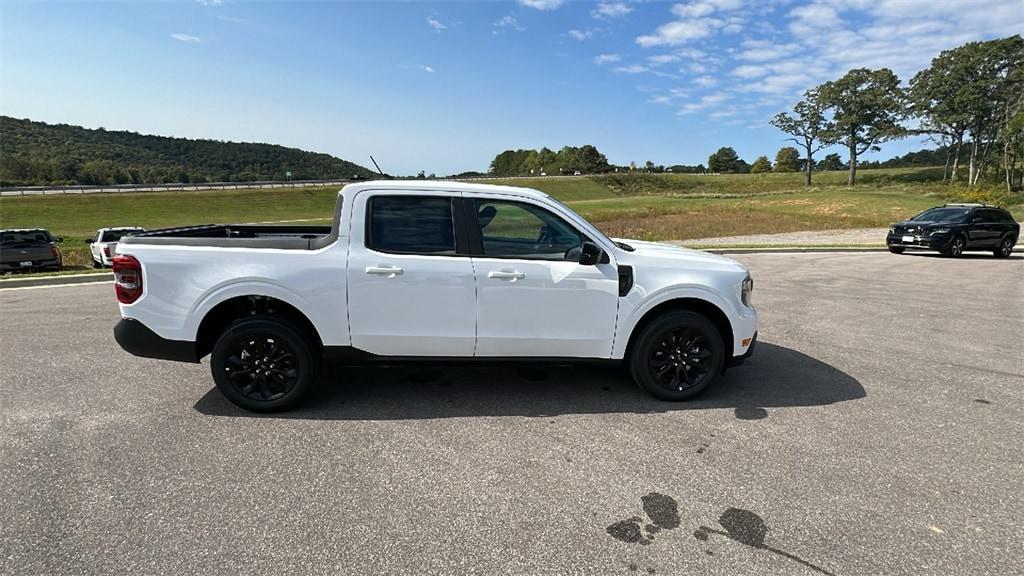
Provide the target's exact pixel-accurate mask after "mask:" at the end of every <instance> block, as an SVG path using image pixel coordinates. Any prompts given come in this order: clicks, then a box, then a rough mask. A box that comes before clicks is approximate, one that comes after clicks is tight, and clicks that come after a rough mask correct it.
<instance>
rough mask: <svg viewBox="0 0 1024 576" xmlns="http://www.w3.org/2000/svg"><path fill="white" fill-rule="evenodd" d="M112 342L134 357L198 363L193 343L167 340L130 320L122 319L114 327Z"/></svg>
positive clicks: (137, 322)
mask: <svg viewBox="0 0 1024 576" xmlns="http://www.w3.org/2000/svg"><path fill="white" fill-rule="evenodd" d="M114 340H117V343H118V344H119V345H120V346H121V348H123V349H124V350H125V351H126V352H129V353H131V354H134V355H136V356H142V357H144V358H157V359H159V360H174V361H175V362H193V363H195V362H199V358H198V356H197V355H196V343H195V342H186V341H183V340H167V339H166V338H162V337H161V336H160V335H158V334H157V333H156V332H153V331H152V330H150V329H149V327H147V326H146V325H145V324H143V323H142V322H139V321H138V320H132V319H131V318H122V319H121V320H120V321H119V322H118V323H117V324H115V325H114Z"/></svg>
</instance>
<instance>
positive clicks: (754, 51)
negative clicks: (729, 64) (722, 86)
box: [736, 40, 801, 62]
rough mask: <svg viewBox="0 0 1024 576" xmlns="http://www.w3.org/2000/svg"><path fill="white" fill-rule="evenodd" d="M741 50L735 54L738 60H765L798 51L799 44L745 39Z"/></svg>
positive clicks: (776, 58) (782, 56)
mask: <svg viewBox="0 0 1024 576" xmlns="http://www.w3.org/2000/svg"><path fill="white" fill-rule="evenodd" d="M741 46H742V47H743V50H742V51H741V52H740V53H739V54H738V55H737V56H736V58H738V59H740V60H747V61H750V62H766V61H769V60H778V59H780V58H785V57H787V56H791V55H793V54H794V53H796V52H799V51H800V49H801V48H800V45H799V44H796V43H794V42H786V43H782V44H777V43H775V42H772V41H770V40H745V41H744V42H743V43H742V44H741Z"/></svg>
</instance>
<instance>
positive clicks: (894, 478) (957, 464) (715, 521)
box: [0, 253, 1024, 575]
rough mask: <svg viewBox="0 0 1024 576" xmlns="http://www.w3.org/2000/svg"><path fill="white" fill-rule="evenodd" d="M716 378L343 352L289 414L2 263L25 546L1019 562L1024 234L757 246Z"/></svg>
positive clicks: (135, 566) (105, 555) (1, 437)
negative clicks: (258, 405) (240, 401)
mask: <svg viewBox="0 0 1024 576" xmlns="http://www.w3.org/2000/svg"><path fill="white" fill-rule="evenodd" d="M736 258H737V259H739V260H741V261H743V262H745V263H747V264H748V265H749V266H750V268H751V271H752V273H753V276H754V278H755V280H756V282H757V287H756V290H755V295H754V298H755V304H756V305H757V306H758V308H759V309H760V311H761V318H762V320H761V322H762V324H761V332H760V335H761V340H762V342H761V345H760V347H759V349H758V353H757V355H756V357H755V358H754V359H753V361H751V362H750V363H749V364H748V365H746V366H743V367H741V368H738V369H735V370H733V371H730V372H729V373H728V374H727V376H726V377H725V379H724V380H723V381H721V382H719V384H718V385H717V387H716V388H714V389H712V390H710V391H709V392H708V393H707V394H705V395H704V396H702V397H701V398H700V399H699V400H696V401H692V402H689V403H684V404H666V403H661V402H658V401H656V400H653V399H651V398H649V397H647V396H646V395H645V394H644V393H643V392H641V391H640V390H639V389H638V388H637V387H636V386H635V385H634V384H632V382H631V381H630V380H629V379H628V377H627V376H626V375H625V374H624V373H620V372H618V371H616V370H609V369H607V368H594V367H590V368H572V367H554V368H534V367H527V368H515V367H508V368H484V367H472V368H457V369H454V368H450V369H443V370H439V369H431V368H408V367H403V368H372V369H369V368H362V369H354V368H353V369H348V370H344V369H343V370H339V371H338V373H337V374H336V375H334V376H333V377H332V378H331V379H329V381H327V382H325V385H324V386H322V387H321V390H320V391H319V393H318V395H317V396H316V398H314V400H313V401H312V403H311V404H309V405H308V406H306V407H305V408H303V409H300V410H298V411H295V412H292V413H288V414H285V415H279V416H270V417H258V416H254V415H251V414H248V413H244V412H241V411H239V410H238V409H235V408H234V407H232V406H231V405H230V404H228V403H227V401H225V400H224V399H222V398H221V396H220V395H219V394H218V393H217V392H216V391H215V390H214V389H213V388H212V383H211V380H210V376H209V372H208V370H209V368H208V365H207V364H206V363H204V364H202V365H183V364H174V363H166V362H161V361H156V360H145V359H140V358H135V357H132V356H129V355H127V354H126V353H124V352H122V351H121V350H120V349H119V348H118V347H117V345H116V344H115V343H114V341H113V338H112V336H111V327H112V326H113V324H114V322H115V321H116V319H117V317H118V312H117V307H116V305H115V302H114V298H113V294H112V292H113V289H112V288H111V286H110V285H109V284H99V285H87V286H71V287H57V288H46V289H31V290H8V291H3V292H0V317H2V322H3V324H2V325H3V328H2V330H0V354H2V356H0V364H2V370H0V398H2V406H0V408H2V420H0V450H2V453H0V491H2V493H3V504H2V506H0V573H2V574H19V575H28V574H175V575H177V574H487V575H493V574H698V573H699V574H728V575H734V574H794V575H799V574H837V575H851V574H864V575H876V574H942V575H953V574H971V575H975V574H1011V573H1020V570H1021V568H1020V567H1021V565H1022V563H1024V517H1022V515H1021V512H1022V510H1024V491H1022V490H1021V486H1022V485H1024V348H1022V344H1021V342H1022V341H1024V258H1022V257H1021V256H1020V255H1014V258H1012V259H1010V260H996V259H994V258H992V257H991V256H982V255H979V256H977V257H974V256H971V257H966V258H963V259H960V260H949V259H942V258H935V257H930V256H923V255H922V256H916V255H904V256H894V255H890V254H887V253H867V254H748V255H741V256H736Z"/></svg>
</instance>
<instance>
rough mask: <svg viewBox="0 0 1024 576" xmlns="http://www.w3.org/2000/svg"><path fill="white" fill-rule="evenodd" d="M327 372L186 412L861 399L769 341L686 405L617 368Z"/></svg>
mask: <svg viewBox="0 0 1024 576" xmlns="http://www.w3.org/2000/svg"><path fill="white" fill-rule="evenodd" d="M331 372H332V373H331V374H330V375H329V376H326V377H324V378H322V381H321V382H320V383H319V386H318V389H317V391H316V392H315V393H314V394H312V396H311V397H310V398H309V399H308V401H307V402H306V403H305V404H303V405H302V406H300V407H298V408H296V409H293V410H291V411H289V412H283V413H277V414H266V415H263V414H255V413H251V412H246V411H245V410H242V409H240V408H237V407H236V406H234V405H233V404H231V403H229V402H228V401H227V400H226V399H225V398H224V397H223V396H222V395H221V394H220V392H219V391H218V390H217V389H216V388H213V389H211V390H210V391H209V392H207V393H206V395H204V396H203V397H202V398H201V399H199V401H198V402H196V404H195V406H194V409H195V410H197V411H198V412H200V413H202V414H206V415H208V416H235V417H249V418H288V419H309V420H418V419H433V418H453V417H472V416H528V417H545V416H557V415H563V414H608V413H637V414H646V413H656V412H677V411H678V412H681V411H686V410H704V409H713V408H729V409H733V410H734V412H735V415H736V417H737V418H739V419H742V420H759V419H762V418H765V417H766V416H767V415H768V413H767V411H766V410H765V409H766V408H777V407H788V406H823V405H828V404H834V403H836V402H844V401H847V400H856V399H859V398H863V397H864V396H865V395H866V394H865V392H864V388H863V387H862V386H861V385H860V382H858V381H857V380H856V379H854V378H853V377H851V376H850V375H848V374H846V373H845V372H842V371H840V370H838V369H836V368H834V367H833V366H830V365H828V364H826V363H824V362H821V361H819V360H816V359H815V358H812V357H810V356H807V355H805V354H803V353H800V352H797V351H796V350H792V349H790V348H785V347H782V346H777V345H773V344H768V343H759V344H758V348H757V352H756V353H755V355H754V357H753V358H752V359H750V360H749V361H748V362H747V364H746V365H744V366H740V367H736V368H732V369H730V370H729V371H728V372H726V374H725V376H724V377H722V378H721V379H720V380H719V381H718V382H716V383H715V384H713V385H712V387H711V388H709V389H708V390H707V391H705V393H704V394H702V395H700V396H699V397H697V398H696V399H694V400H691V401H688V402H662V401H659V400H656V399H654V398H652V397H650V396H649V395H648V394H647V393H646V392H644V391H643V390H641V389H640V388H639V387H638V386H637V385H636V384H634V383H633V380H632V379H631V378H630V376H629V374H628V372H627V371H626V369H625V368H624V367H620V366H617V365H609V366H594V365H582V366H553V365H543V366H539V365H533V364H530V365H518V366H458V367H456V366H452V367H429V366H426V367H425V366H371V367H355V366H353V367H339V368H335V369H334V370H332V371H331Z"/></svg>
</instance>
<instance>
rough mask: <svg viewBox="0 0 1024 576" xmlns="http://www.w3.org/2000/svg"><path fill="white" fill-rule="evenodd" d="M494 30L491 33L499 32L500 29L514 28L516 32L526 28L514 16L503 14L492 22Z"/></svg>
mask: <svg viewBox="0 0 1024 576" xmlns="http://www.w3.org/2000/svg"><path fill="white" fill-rule="evenodd" d="M494 28H495V29H494V30H492V31H491V33H492V34H501V31H502V30H506V29H508V30H515V31H516V32H522V31H524V30H526V28H524V27H523V26H522V25H520V24H519V20H516V19H515V17H514V16H503V17H502V18H501V20H498V21H497V22H495V23H494Z"/></svg>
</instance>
